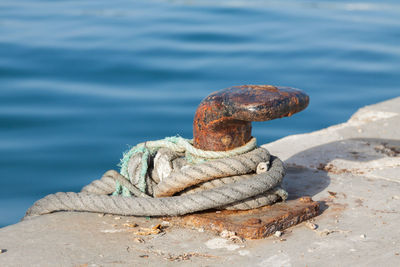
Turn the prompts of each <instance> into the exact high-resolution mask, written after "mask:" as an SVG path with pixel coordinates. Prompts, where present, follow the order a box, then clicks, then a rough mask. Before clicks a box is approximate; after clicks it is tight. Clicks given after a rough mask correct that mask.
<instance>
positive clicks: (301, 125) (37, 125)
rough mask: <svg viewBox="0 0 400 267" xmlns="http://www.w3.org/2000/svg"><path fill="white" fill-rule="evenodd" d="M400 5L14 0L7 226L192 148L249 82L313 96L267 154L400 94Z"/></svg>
mask: <svg viewBox="0 0 400 267" xmlns="http://www.w3.org/2000/svg"><path fill="white" fill-rule="evenodd" d="M399 18H400V3H399V2H398V1H389V0H387V1H367V0H360V1H351V0H350V1H344V0H342V1H338V0H335V1H314V0H308V1H302V0H292V1H286V0H280V1H268V0H246V1H245V0H232V1H216V0H214V1H211V0H203V1H197V0H192V1H191V0H187V1H183V0H182V1H179V0H176V1H172V0H171V1H161V0H158V1H157V0H147V1H145V0H129V1H128V0H116V1H105V0H97V1H89V0H80V1H54V0H48V1H44V0H38V1H28V0H18V1H15V0H2V1H0V227H1V226H5V225H8V224H12V223H16V222H17V221H18V220H19V219H21V217H22V216H23V215H24V212H25V210H26V209H27V208H28V207H29V206H30V205H31V204H33V202H34V201H35V200H37V199H39V198H41V197H43V196H45V195H47V194H50V193H54V192H58V191H79V190H80V188H81V187H82V186H84V185H86V184H87V183H89V182H90V181H92V180H93V179H96V178H99V177H100V176H101V175H102V173H104V172H105V171H106V170H108V169H112V168H114V169H115V168H117V167H116V164H117V163H118V162H119V159H120V157H121V155H122V152H123V151H124V150H126V149H127V148H128V145H134V144H136V143H138V142H142V141H145V140H154V139H160V138H163V137H165V136H172V135H176V134H179V135H181V136H183V137H188V138H191V136H192V119H193V115H194V111H195V109H196V107H197V105H198V104H199V102H200V101H201V100H202V98H204V97H205V96H206V95H208V94H209V93H211V92H212V91H215V90H218V89H222V88H226V87H230V86H232V85H242V84H273V85H282V86H292V87H297V88H301V89H303V90H305V91H306V92H307V93H308V94H309V95H310V98H311V102H310V105H309V107H308V109H307V110H305V111H303V112H301V113H299V114H296V115H294V116H293V117H290V118H285V119H280V120H275V121H271V122H260V123H254V126H253V128H254V130H253V135H254V136H256V137H257V138H258V142H259V143H260V144H262V143H266V142H270V141H273V140H276V139H279V138H281V137H284V136H286V135H290V134H297V133H304V132H309V131H313V130H317V129H321V128H323V127H327V126H329V125H332V124H336V123H340V122H344V121H346V120H347V119H348V118H349V116H350V115H351V114H352V113H354V112H355V111H356V110H357V109H358V108H359V107H362V106H364V105H367V104H372V103H375V102H378V101H382V100H385V99H389V98H392V97H396V96H399V95H400V19H399Z"/></svg>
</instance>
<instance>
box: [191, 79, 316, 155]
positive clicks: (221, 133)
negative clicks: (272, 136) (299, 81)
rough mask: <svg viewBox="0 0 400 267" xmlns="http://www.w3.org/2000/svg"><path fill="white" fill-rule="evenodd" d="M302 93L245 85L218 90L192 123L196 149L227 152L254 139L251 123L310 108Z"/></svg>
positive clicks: (267, 86) (291, 89)
mask: <svg viewBox="0 0 400 267" xmlns="http://www.w3.org/2000/svg"><path fill="white" fill-rule="evenodd" d="M308 102H309V97H308V95H306V94H305V93H304V92H303V91H301V90H298V89H294V88H290V87H279V86H272V85H243V86H233V87H230V88H226V89H222V90H220V91H216V92H214V93H211V94H210V95H209V96H207V97H206V98H205V99H203V101H201V103H200V105H199V107H198V108H197V110H196V114H195V117H194V121H193V138H194V146H195V147H197V148H200V149H203V150H213V151H226V150H231V149H233V148H236V147H240V146H242V145H244V144H246V143H247V142H248V141H250V139H251V122H252V121H268V120H273V119H276V118H282V117H287V116H291V115H293V114H294V113H296V112H299V111H302V110H303V109H305V108H306V107H307V106H308Z"/></svg>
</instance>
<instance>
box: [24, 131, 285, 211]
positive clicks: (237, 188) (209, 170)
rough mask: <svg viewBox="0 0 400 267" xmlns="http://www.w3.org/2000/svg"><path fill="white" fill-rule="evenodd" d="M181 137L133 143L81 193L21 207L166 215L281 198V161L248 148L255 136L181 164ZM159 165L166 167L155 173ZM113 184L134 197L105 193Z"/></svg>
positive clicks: (266, 202) (241, 206) (256, 204)
mask: <svg viewBox="0 0 400 267" xmlns="http://www.w3.org/2000/svg"><path fill="white" fill-rule="evenodd" d="M181 139H183V138H177V139H174V142H170V141H167V142H161V143H160V142H159V141H155V142H153V143H152V142H146V143H145V144H143V145H140V146H139V145H138V146H136V147H135V148H133V149H131V150H130V151H129V152H128V154H130V155H128V156H127V154H125V155H124V159H123V162H122V167H121V174H119V173H117V172H116V171H108V172H106V173H105V174H104V176H103V177H102V178H101V179H100V180H96V181H94V182H92V183H91V184H89V185H88V186H85V187H84V188H83V189H82V192H81V193H71V192H69V193H56V194H51V195H48V196H46V197H45V198H43V199H40V200H38V201H37V202H36V203H35V204H34V205H33V206H32V207H31V208H30V209H29V210H28V211H27V213H26V216H32V215H41V214H46V213H51V212H55V211H90V212H103V213H111V214H119V215H136V216H166V215H169V216H172V215H183V214H186V213H192V212H196V211H201V210H207V209H213V208H215V209H252V208H257V207H260V206H265V205H269V204H272V203H274V202H276V201H277V200H279V199H284V200H285V199H286V198H287V193H286V192H285V191H284V190H283V189H281V188H280V184H281V182H282V179H283V176H284V172H285V171H284V166H283V163H282V162H281V161H280V160H279V159H278V158H276V157H273V156H270V154H269V153H268V151H267V150H266V149H264V148H255V149H254V147H255V139H254V141H253V140H252V142H253V144H250V145H249V144H247V146H246V147H245V148H243V147H242V148H240V149H241V151H245V152H244V153H243V152H237V151H240V150H237V151H236V152H234V153H233V155H230V156H228V157H227V158H221V157H220V156H218V155H217V154H218V152H217V153H214V154H213V153H211V154H213V155H212V156H211V157H212V158H214V160H210V161H202V162H200V163H197V164H189V165H188V163H187V162H186V164H183V167H182V166H181V165H182V164H181V163H180V162H181V161H182V157H180V153H185V152H186V153H189V152H187V150H186V148H185V146H187V144H185V143H184V145H182V144H181V143H182V141H180V140H181ZM157 142H158V143H157ZM171 143H172V145H171ZM187 143H189V142H187ZM189 144H190V143H189ZM138 147H139V149H138ZM140 147H142V148H144V149H142V148H140ZM160 147H163V148H165V149H164V150H162V149H160ZM182 147H184V148H183V149H182ZM190 149H191V148H190ZM131 151H133V152H131ZM146 151H147V153H146ZM157 151H158V154H157ZM162 151H164V152H163V153H164V154H163V153H161V152H162ZM190 151H191V152H190V153H193V156H195V157H199V155H201V156H203V155H206V154H207V153H208V152H210V151H205V152H204V151H203V152H204V153H203V152H201V153H203V154H201V153H197V152H199V151H195V150H190ZM211 152H214V151H211ZM231 152H232V151H231ZM235 153H237V154H236V155H235ZM146 154H147V155H146ZM156 154H157V155H156ZM163 156H164V158H163ZM205 158H206V157H205ZM215 158H217V159H215ZM218 158H219V159H218ZM163 160H164V161H165V162H166V163H165V162H164V163H163V164H161V165H162V166H161V167H159V168H158V169H157V168H155V167H156V166H158V165H157V164H159V162H163ZM143 161H145V162H143ZM151 161H154V162H151ZM149 163H153V164H150V165H154V169H151V168H149ZM143 164H145V165H146V168H144V167H143ZM180 164H181V165H180ZM171 166H172V167H171ZM163 168H164V169H165V168H166V170H167V171H165V170H164V174H163V173H162V172H161V174H160V173H158V174H157V171H159V170H160V169H163ZM168 168H169V169H168ZM144 169H146V171H145V172H143V170H144ZM143 173H144V178H145V183H146V184H147V185H148V186H147V188H141V185H143V180H142V181H140V178H141V176H142V174H143ZM123 174H126V175H123ZM163 175H164V177H163ZM115 186H116V187H117V191H118V189H120V188H123V190H124V191H125V193H126V192H129V195H132V196H134V197H124V196H119V195H116V194H114V195H112V196H109V194H111V193H113V191H114V189H115ZM114 193H115V192H114ZM119 193H122V192H119Z"/></svg>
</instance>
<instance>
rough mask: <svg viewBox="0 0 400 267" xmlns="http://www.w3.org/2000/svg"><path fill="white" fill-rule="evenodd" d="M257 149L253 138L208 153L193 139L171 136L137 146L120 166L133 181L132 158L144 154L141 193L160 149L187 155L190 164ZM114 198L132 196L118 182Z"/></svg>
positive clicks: (122, 173) (124, 173)
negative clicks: (130, 169) (228, 148)
mask: <svg viewBox="0 0 400 267" xmlns="http://www.w3.org/2000/svg"><path fill="white" fill-rule="evenodd" d="M256 147H257V139H256V138H254V137H253V138H252V139H250V141H249V142H247V143H246V144H244V145H243V146H241V147H237V148H235V149H232V150H228V151H207V150H202V149H199V148H196V147H194V146H193V139H186V138H183V137H180V136H170V137H166V138H164V139H161V140H156V141H147V142H144V143H140V144H137V145H136V146H134V147H132V148H131V149H129V150H128V151H126V152H124V153H123V157H122V159H121V160H120V164H119V166H120V167H121V170H120V173H121V175H122V176H124V177H125V178H126V179H127V180H130V181H132V177H131V175H130V174H129V172H128V164H129V161H130V159H131V158H132V157H134V156H135V155H137V154H138V153H143V154H142V160H141V171H140V174H139V181H138V188H139V190H140V191H141V192H146V188H147V184H146V174H147V171H148V168H149V166H148V163H149V159H150V157H151V156H154V155H155V154H156V153H157V151H158V150H159V149H160V148H168V149H170V150H172V151H173V152H179V153H185V157H186V160H187V161H188V162H190V163H201V162H204V161H207V160H213V159H221V158H227V157H232V156H236V155H240V154H243V153H246V152H249V151H251V150H253V149H254V148H256ZM113 195H114V196H116V195H122V196H126V197H129V196H131V193H130V191H129V190H128V189H127V188H126V187H125V186H122V185H121V184H120V182H118V181H117V182H116V188H115V191H114V193H113Z"/></svg>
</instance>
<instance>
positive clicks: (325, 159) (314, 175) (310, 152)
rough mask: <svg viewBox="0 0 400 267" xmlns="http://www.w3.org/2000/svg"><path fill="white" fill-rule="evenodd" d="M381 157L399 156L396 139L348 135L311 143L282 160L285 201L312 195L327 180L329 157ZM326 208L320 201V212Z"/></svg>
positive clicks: (352, 159)
mask: <svg viewBox="0 0 400 267" xmlns="http://www.w3.org/2000/svg"><path fill="white" fill-rule="evenodd" d="M383 157H400V140H392V139H379V138H351V139H345V140H340V141H335V142H331V143H328V144H324V145H320V146H315V147H312V148H310V149H307V150H304V151H302V152H300V153H297V154H295V155H293V156H292V157H290V158H288V159H287V160H286V161H285V164H286V166H287V174H286V176H285V178H284V180H283V183H282V186H283V188H285V190H287V191H288V193H289V200H293V199H297V198H299V197H302V196H311V197H313V196H315V195H316V194H318V193H319V192H321V191H323V190H324V189H325V188H327V187H328V186H329V184H330V183H331V177H330V176H329V173H330V170H329V168H326V166H329V165H328V164H329V163H330V162H331V161H332V160H334V159H345V160H348V161H353V162H368V161H372V160H377V159H380V158H383ZM302 162H303V163H304V162H307V163H308V164H302ZM339 175H340V174H339ZM343 175H346V172H344V173H343ZM327 208H329V205H328V204H327V203H326V202H323V201H322V202H320V211H321V213H322V212H324V211H325V210H326V209H327Z"/></svg>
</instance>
